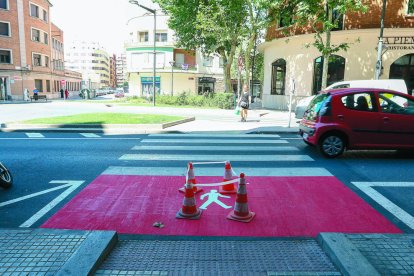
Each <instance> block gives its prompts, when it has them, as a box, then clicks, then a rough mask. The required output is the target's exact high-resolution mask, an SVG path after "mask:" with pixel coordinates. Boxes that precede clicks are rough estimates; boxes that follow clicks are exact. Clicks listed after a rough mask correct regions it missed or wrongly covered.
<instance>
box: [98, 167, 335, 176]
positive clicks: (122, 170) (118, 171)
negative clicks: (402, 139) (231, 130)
mask: <svg viewBox="0 0 414 276" xmlns="http://www.w3.org/2000/svg"><path fill="white" fill-rule="evenodd" d="M233 169H234V171H235V172H236V174H239V173H245V174H246V175H247V176H332V174H331V173H330V172H329V171H328V170H326V169H325V168H318V167H297V168H267V167H265V168H263V167H260V168H251V167H237V166H235V167H233ZM194 171H195V174H196V176H222V175H223V173H224V167H198V166H195V168H194ZM102 174H103V175H151V176H157V175H158V176H185V174H186V169H185V166H183V167H122V166H111V167H108V168H107V169H106V170H105V171H104V172H103V173H102Z"/></svg>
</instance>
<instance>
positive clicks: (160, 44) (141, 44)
mask: <svg viewBox="0 0 414 276" xmlns="http://www.w3.org/2000/svg"><path fill="white" fill-rule="evenodd" d="M124 46H125V48H138V47H153V46H154V41H144V42H140V41H127V42H125V44H124ZM156 46H157V47H175V42H174V41H165V42H164V41H163V42H159V41H157V45H156Z"/></svg>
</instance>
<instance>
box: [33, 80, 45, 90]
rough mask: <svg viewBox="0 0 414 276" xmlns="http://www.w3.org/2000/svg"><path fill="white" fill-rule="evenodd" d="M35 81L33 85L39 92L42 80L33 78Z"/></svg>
mask: <svg viewBox="0 0 414 276" xmlns="http://www.w3.org/2000/svg"><path fill="white" fill-rule="evenodd" d="M34 81H35V87H36V89H37V90H39V92H43V80H34Z"/></svg>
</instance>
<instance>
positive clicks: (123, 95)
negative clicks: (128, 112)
mask: <svg viewBox="0 0 414 276" xmlns="http://www.w3.org/2000/svg"><path fill="white" fill-rule="evenodd" d="M123 97H125V93H124V92H121V91H116V92H115V98H123Z"/></svg>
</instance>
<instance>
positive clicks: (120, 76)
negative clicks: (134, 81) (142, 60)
mask: <svg viewBox="0 0 414 276" xmlns="http://www.w3.org/2000/svg"><path fill="white" fill-rule="evenodd" d="M126 76H127V61H126V54H125V53H121V54H119V55H117V56H116V87H123V86H124V83H125V82H127V77H126Z"/></svg>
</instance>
